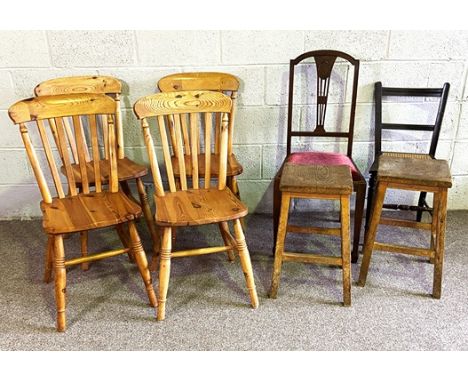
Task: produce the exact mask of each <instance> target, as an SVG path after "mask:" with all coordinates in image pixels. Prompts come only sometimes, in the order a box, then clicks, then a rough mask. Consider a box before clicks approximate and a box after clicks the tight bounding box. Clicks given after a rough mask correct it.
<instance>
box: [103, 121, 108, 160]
mask: <svg viewBox="0 0 468 382" xmlns="http://www.w3.org/2000/svg"><path fill="white" fill-rule="evenodd" d="M101 126H102V136H103V141H104V159H109V156H108V155H109V146H108V144H109V142H108V139H107V137H108V136H109V123H108V121H107V115H106V114H103V115H102V116H101Z"/></svg>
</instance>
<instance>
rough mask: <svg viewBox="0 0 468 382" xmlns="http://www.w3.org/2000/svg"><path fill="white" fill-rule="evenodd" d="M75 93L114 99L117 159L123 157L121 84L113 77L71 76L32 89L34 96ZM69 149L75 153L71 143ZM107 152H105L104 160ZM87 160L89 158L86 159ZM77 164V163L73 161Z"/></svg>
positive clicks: (48, 81) (52, 80)
mask: <svg viewBox="0 0 468 382" xmlns="http://www.w3.org/2000/svg"><path fill="white" fill-rule="evenodd" d="M77 93H81V94H84V93H93V94H105V95H108V96H111V97H112V98H114V100H115V102H116V105H117V113H116V116H115V121H114V125H115V129H116V147H117V158H118V159H123V158H124V157H125V150H124V147H125V146H124V134H123V126H122V112H121V110H120V106H121V105H120V97H121V94H122V83H121V82H120V81H119V80H118V79H117V78H115V77H111V76H71V77H59V78H53V79H50V80H47V81H43V82H41V83H39V84H38V85H37V86H36V87H35V88H34V94H35V95H36V96H46V95H58V94H77ZM71 149H72V150H73V152H74V151H75V147H74V145H73V143H72V144H71ZM107 155H108V152H107V150H106V159H108V158H107ZM87 159H88V160H89V158H87ZM75 162H76V163H77V161H75Z"/></svg>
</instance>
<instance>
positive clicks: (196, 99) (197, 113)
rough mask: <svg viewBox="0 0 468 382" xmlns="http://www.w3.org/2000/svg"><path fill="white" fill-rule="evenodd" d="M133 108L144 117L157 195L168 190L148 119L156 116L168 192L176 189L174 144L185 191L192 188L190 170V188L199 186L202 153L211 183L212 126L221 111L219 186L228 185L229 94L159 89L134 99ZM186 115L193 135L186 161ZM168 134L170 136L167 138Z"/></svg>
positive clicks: (143, 124)
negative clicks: (183, 128)
mask: <svg viewBox="0 0 468 382" xmlns="http://www.w3.org/2000/svg"><path fill="white" fill-rule="evenodd" d="M133 109H134V112H135V114H136V116H137V118H138V119H140V120H141V126H142V129H143V134H144V137H145V144H146V147H147V151H148V157H149V159H150V165H151V171H152V174H153V179H154V182H155V188H156V196H164V194H165V193H164V188H163V182H162V178H161V173H160V169H159V166H158V161H157V157H156V151H155V145H154V141H153V137H152V134H151V131H150V127H149V123H148V119H149V118H151V117H156V120H157V125H158V127H159V135H160V139H161V145H162V151H163V155H164V163H165V167H166V173H167V178H168V183H169V192H176V191H177V189H176V184H175V177H174V171H173V164H172V159H173V158H172V156H171V146H172V152H173V153H174V154H175V157H176V159H177V163H178V166H179V179H180V186H181V189H182V190H183V191H186V190H188V189H189V187H188V182H187V174H191V180H192V185H191V186H192V187H191V189H199V187H200V181H201V179H200V178H199V165H198V160H199V156H200V158H203V157H204V158H203V159H204V163H205V178H204V182H205V188H209V187H210V182H211V173H212V171H211V169H210V166H211V165H212V163H211V155H212V145H211V131H212V129H213V121H214V120H215V118H213V114H215V115H218V114H220V118H219V120H220V129H219V163H218V166H219V174H218V189H220V190H222V189H224V188H225V187H226V179H227V159H228V158H227V153H228V147H227V146H228V141H229V132H228V129H229V119H230V118H229V113H230V112H231V110H232V100H231V99H230V98H229V97H228V96H226V95H224V94H222V93H220V92H214V91H180V92H167V93H158V94H153V95H150V96H146V97H143V98H140V99H139V100H138V101H137V102H136V103H135V105H134V107H133ZM187 116H188V123H187V135H188V136H189V137H190V145H189V146H188V147H189V148H190V150H191V156H190V161H188V162H186V157H185V156H186V153H184V150H187V146H186V145H184V142H183V141H184V138H183V134H182V123H181V120H182V119H186V117H187ZM167 121H168V122H167ZM166 122H167V123H166ZM215 127H216V126H215ZM167 129H169V134H168V133H167ZM172 129H173V130H174V134H172V133H171V130H172ZM168 136H170V137H171V139H168ZM200 136H202V137H203V138H204V153H203V152H201V150H200V146H201V145H200V140H201V138H200ZM199 153H200V155H199ZM186 167H187V168H186Z"/></svg>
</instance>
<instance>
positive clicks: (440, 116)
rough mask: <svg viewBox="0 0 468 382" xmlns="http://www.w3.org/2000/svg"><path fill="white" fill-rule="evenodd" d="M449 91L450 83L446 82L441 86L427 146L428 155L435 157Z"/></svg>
mask: <svg viewBox="0 0 468 382" xmlns="http://www.w3.org/2000/svg"><path fill="white" fill-rule="evenodd" d="M449 91H450V84H449V83H448V82H446V83H445V84H444V86H443V87H442V95H441V97H440V102H439V109H438V110H437V117H436V121H435V123H434V131H433V133H432V139H431V147H430V148H429V155H430V156H431V157H433V158H434V157H435V153H436V150H437V144H438V143H439V136H440V130H441V128H442V121H443V119H444V114H445V107H446V106H447V100H448V95H449Z"/></svg>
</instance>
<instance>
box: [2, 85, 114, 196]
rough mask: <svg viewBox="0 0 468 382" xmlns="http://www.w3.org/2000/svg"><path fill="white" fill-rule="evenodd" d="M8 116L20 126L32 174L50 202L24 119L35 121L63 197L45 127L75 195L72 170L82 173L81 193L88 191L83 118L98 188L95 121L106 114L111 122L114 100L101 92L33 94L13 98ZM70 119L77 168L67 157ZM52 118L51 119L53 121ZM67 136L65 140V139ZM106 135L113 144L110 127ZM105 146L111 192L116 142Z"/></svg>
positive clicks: (49, 194)
mask: <svg viewBox="0 0 468 382" xmlns="http://www.w3.org/2000/svg"><path fill="white" fill-rule="evenodd" d="M8 113H9V116H10V118H11V120H12V121H13V122H14V123H15V124H18V125H19V127H20V133H21V137H22V139H23V143H24V146H25V148H26V152H27V156H28V159H29V162H30V164H31V167H32V169H33V172H34V175H35V177H36V180H37V183H38V186H39V189H40V191H41V195H42V199H43V201H44V202H45V203H52V199H53V198H52V194H51V192H50V188H49V186H48V185H47V182H46V179H45V176H44V170H43V169H42V168H41V165H40V161H39V160H38V157H37V152H36V150H35V148H34V147H35V145H33V143H32V141H31V138H30V135H29V133H28V127H27V125H26V124H27V123H30V124H35V125H36V127H37V129H38V131H39V137H40V141H41V142H40V143H39V145H42V148H43V150H44V154H45V157H46V159H47V163H48V167H49V171H50V174H51V176H52V179H53V182H54V185H55V188H56V191H57V196H58V198H60V199H61V198H64V197H66V195H65V193H64V192H63V187H62V180H61V178H60V175H59V172H58V166H57V164H56V162H55V158H54V155H53V151H52V147H51V144H50V140H49V138H48V134H47V127H49V128H50V130H51V135H52V136H53V138H54V139H53V141H54V142H55V144H56V148H57V151H58V152H59V153H60V154H61V160H62V162H63V168H64V172H65V177H66V180H67V184H68V195H70V196H76V195H77V194H78V193H77V184H76V182H75V175H74V171H79V172H80V175H81V190H82V193H84V194H89V193H90V182H89V178H88V167H89V165H88V164H87V163H86V160H85V148H86V149H87V148H88V144H87V142H86V134H85V133H84V127H83V126H84V125H83V123H82V119H84V118H86V119H87V120H88V122H89V123H88V125H89V132H90V134H89V135H90V137H91V147H92V151H91V154H92V163H93V164H92V166H93V170H94V175H95V179H96V182H95V183H96V184H95V190H96V192H101V191H102V189H101V177H102V173H101V168H100V164H99V161H100V158H99V156H100V153H99V151H100V148H99V145H98V138H97V134H98V133H97V122H96V119H97V117H98V116H101V117H103V116H106V117H107V119H108V120H109V121H110V123H111V126H113V121H114V118H115V113H116V104H115V101H114V100H113V99H112V98H110V97H108V96H106V95H103V94H80V93H75V94H73V95H52V96H38V97H35V98H30V99H25V100H22V101H19V102H16V103H15V104H14V105H12V106H11V107H10V108H9V110H8ZM69 119H71V123H70V124H68V127H69V129H70V130H69V132H68V134H71V135H70V136H71V137H73V138H74V139H75V148H76V151H77V155H78V158H79V160H78V161H79V168H76V167H75V168H73V166H72V161H71V157H70V151H71V150H70V140H69V138H70V136H67V132H66V129H67V128H66V124H65V123H64V121H65V120H67V121H69ZM52 121H53V122H52ZM67 138H68V140H67ZM106 139H109V140H110V143H114V145H115V142H114V140H115V136H114V131H113V128H112V131H111V133H110V134H109V136H108V137H106ZM107 146H108V150H109V151H108V156H109V158H110V162H109V166H110V181H109V190H110V191H111V192H117V191H118V174H117V163H116V150H115V146H112V147H111V146H109V144H108V145H107ZM90 159H91V158H90Z"/></svg>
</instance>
